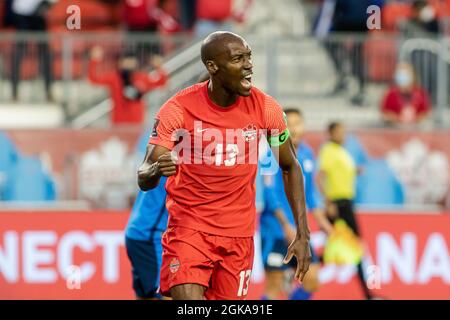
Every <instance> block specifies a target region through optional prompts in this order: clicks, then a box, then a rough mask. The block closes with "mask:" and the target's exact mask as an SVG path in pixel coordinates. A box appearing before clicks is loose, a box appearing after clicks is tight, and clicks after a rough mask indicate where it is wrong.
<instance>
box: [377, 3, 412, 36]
mask: <svg viewBox="0 0 450 320" xmlns="http://www.w3.org/2000/svg"><path fill="white" fill-rule="evenodd" d="M411 15H412V9H411V5H410V4H409V3H404V2H389V3H386V4H385V5H384V6H383V9H382V12H381V24H382V30H384V31H388V32H395V31H398V24H399V22H400V21H402V20H404V19H408V18H410V17H411Z"/></svg>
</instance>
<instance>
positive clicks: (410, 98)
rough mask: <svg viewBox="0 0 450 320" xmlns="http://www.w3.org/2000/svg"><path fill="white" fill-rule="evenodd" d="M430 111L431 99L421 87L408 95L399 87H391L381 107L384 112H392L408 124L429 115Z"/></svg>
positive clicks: (415, 88)
mask: <svg viewBox="0 0 450 320" xmlns="http://www.w3.org/2000/svg"><path fill="white" fill-rule="evenodd" d="M430 109H431V102H430V98H429V96H428V94H427V92H426V91H425V90H424V89H422V88H420V87H414V88H413V89H412V91H411V93H410V94H408V95H406V94H402V92H401V91H400V89H399V88H397V87H391V88H389V90H388V91H387V93H386V94H385V96H384V99H383V102H382V105H381V111H382V112H384V113H385V112H392V113H394V114H396V115H398V116H401V117H402V118H404V119H405V120H408V122H413V121H416V120H417V117H418V116H421V115H423V114H426V113H428V112H429V111H430Z"/></svg>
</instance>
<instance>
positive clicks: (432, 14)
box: [400, 0, 440, 37]
mask: <svg viewBox="0 0 450 320" xmlns="http://www.w3.org/2000/svg"><path fill="white" fill-rule="evenodd" d="M411 9H412V16H411V19H409V20H407V21H404V22H403V24H402V25H400V27H401V29H402V31H403V34H404V35H405V36H407V37H418V36H426V35H430V34H437V33H439V31H440V26H439V20H438V16H437V12H436V9H435V8H434V7H433V6H432V5H431V4H430V3H429V2H428V1H426V0H415V1H413V2H412V4H411Z"/></svg>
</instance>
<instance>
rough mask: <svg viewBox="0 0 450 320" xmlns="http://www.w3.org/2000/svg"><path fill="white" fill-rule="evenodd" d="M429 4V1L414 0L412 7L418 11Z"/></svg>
mask: <svg viewBox="0 0 450 320" xmlns="http://www.w3.org/2000/svg"><path fill="white" fill-rule="evenodd" d="M427 4H428V2H427V1H425V0H414V1H413V3H412V5H411V7H412V9H413V10H416V11H417V10H420V9H422V8H423V7H426V6H427Z"/></svg>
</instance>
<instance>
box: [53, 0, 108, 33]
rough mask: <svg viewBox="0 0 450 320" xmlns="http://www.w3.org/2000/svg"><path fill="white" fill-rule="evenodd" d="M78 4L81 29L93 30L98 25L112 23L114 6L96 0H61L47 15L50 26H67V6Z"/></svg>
mask: <svg viewBox="0 0 450 320" xmlns="http://www.w3.org/2000/svg"><path fill="white" fill-rule="evenodd" d="M70 5H77V6H79V7H80V11H81V17H82V19H81V29H82V30H84V31H91V30H92V29H95V28H96V27H101V26H108V25H112V23H113V21H114V18H113V10H112V7H111V6H109V5H107V4H104V3H103V2H99V1H96V0H82V1H81V0H60V1H58V2H57V3H56V4H55V5H54V6H52V8H51V9H50V11H49V13H48V15H47V23H48V25H49V27H50V28H51V27H52V26H65V25H66V19H67V17H68V16H69V15H68V14H67V13H66V10H67V7H68V6H70Z"/></svg>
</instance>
